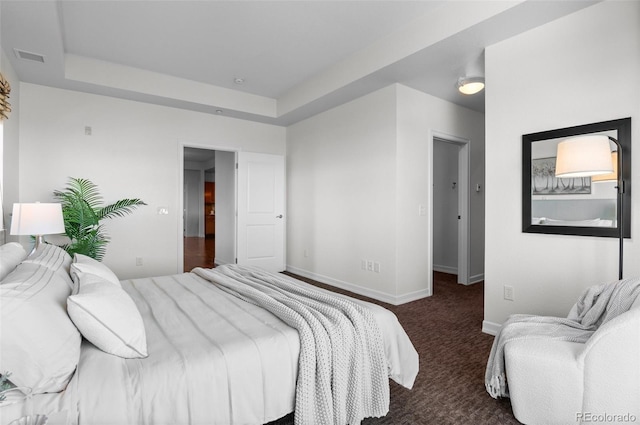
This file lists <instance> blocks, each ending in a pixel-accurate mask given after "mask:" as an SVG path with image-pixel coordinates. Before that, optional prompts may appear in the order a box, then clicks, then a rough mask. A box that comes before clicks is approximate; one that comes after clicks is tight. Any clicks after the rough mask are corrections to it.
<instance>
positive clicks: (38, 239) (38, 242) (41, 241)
mask: <svg viewBox="0 0 640 425" xmlns="http://www.w3.org/2000/svg"><path fill="white" fill-rule="evenodd" d="M33 237H34V238H35V239H36V242H35V244H34V245H33V249H32V250H31V252H30V253H29V255H32V254H33V253H34V252H36V251H37V250H38V248H40V245H42V244H45V243H46V242H45V241H44V235H34V236H33Z"/></svg>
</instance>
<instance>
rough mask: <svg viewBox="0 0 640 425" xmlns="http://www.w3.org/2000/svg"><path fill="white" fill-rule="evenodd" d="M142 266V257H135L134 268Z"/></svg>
mask: <svg viewBox="0 0 640 425" xmlns="http://www.w3.org/2000/svg"><path fill="white" fill-rule="evenodd" d="M141 265H142V257H136V266H141Z"/></svg>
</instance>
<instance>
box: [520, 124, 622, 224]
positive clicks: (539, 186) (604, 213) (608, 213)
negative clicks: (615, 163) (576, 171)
mask: <svg viewBox="0 0 640 425" xmlns="http://www.w3.org/2000/svg"><path fill="white" fill-rule="evenodd" d="M603 134H604V135H606V136H611V137H615V136H616V135H617V134H613V132H606V133H603ZM562 140H565V138H560V139H550V140H541V141H537V142H535V143H533V144H532V145H531V224H536V225H541V226H588V227H612V228H615V227H616V226H617V223H616V217H617V213H616V204H617V180H616V178H615V177H614V179H613V180H603V179H600V178H598V177H599V176H598V177H572V178H558V177H556V175H555V174H556V150H557V146H558V143H559V142H561V141H562ZM615 149H617V147H616V145H615V143H613V142H611V150H612V152H613V151H615ZM612 160H613V158H612Z"/></svg>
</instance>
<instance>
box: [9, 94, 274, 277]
mask: <svg viewBox="0 0 640 425" xmlns="http://www.w3.org/2000/svg"><path fill="white" fill-rule="evenodd" d="M20 102H21V108H20V109H21V116H20V172H19V177H20V180H19V181H20V184H19V190H20V196H19V198H20V201H21V202H33V201H49V200H51V199H52V191H53V190H55V189H58V188H62V187H64V186H65V184H66V182H67V179H68V177H69V176H73V177H83V178H88V179H90V180H91V181H93V182H94V183H95V184H96V185H98V188H99V189H100V191H101V193H102V195H103V197H104V199H105V201H106V202H112V201H115V200H117V199H122V198H125V197H139V198H141V199H142V200H144V201H145V202H146V203H147V204H148V205H147V206H144V207H142V208H139V209H138V210H136V211H135V212H134V213H133V214H131V215H128V216H126V217H123V218H116V219H113V220H110V221H107V222H105V224H106V229H107V232H108V233H109V235H110V236H111V242H110V244H109V246H108V247H107V254H106V256H105V258H104V262H105V264H107V265H108V266H109V267H111V268H112V269H113V270H114V271H115V272H116V274H117V275H118V277H120V278H121V279H126V278H132V277H139V276H153V275H164V274H172V273H176V272H177V271H178V270H179V267H180V264H181V262H182V258H181V256H180V255H178V236H179V235H180V236H181V235H182V233H181V229H182V211H179V208H180V204H181V200H180V199H179V196H181V195H180V192H181V190H179V189H180V188H179V187H178V185H179V181H180V180H181V176H180V169H181V167H182V164H181V163H180V161H179V157H180V154H179V153H180V151H181V149H182V146H184V145H194V146H199V147H204V148H208V147H211V148H212V149H220V148H222V149H224V148H225V147H226V148H229V149H230V150H237V149H240V150H246V151H251V152H262V153H273V154H280V155H283V154H284V153H285V149H286V139H285V136H286V129H285V128H283V127H278V126H273V125H267V124H261V123H255V122H249V121H243V120H238V119H233V118H227V117H224V116H217V115H211V114H204V113H198V112H192V111H186V110H180V109H174V108H169V107H164V106H158V105H150V104H146V103H140V102H133V101H127V100H122V99H115V98H111V97H106V96H99V95H92V94H86V93H79V92H74V91H69V90H61V89H55V88H50V87H45V86H39V85H34V84H28V83H22V84H21V93H20ZM85 127H91V135H86V134H85ZM6 161H7V159H6V158H5V165H6ZM160 207H162V208H167V209H168V211H169V214H168V215H160V214H158V208H160ZM136 257H140V258H142V259H143V265H142V266H136Z"/></svg>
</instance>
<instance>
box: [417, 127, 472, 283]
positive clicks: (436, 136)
mask: <svg viewBox="0 0 640 425" xmlns="http://www.w3.org/2000/svg"><path fill="white" fill-rule="evenodd" d="M436 140H438V141H442V142H445V143H451V144H454V145H456V146H458V147H459V148H460V149H459V151H458V214H459V215H460V219H459V220H458V283H461V284H463V285H469V284H470V267H469V260H470V255H471V252H470V246H471V243H470V230H469V229H470V216H469V196H470V191H469V176H470V169H469V167H470V160H469V156H470V152H469V142H470V140H469V139H465V138H463V137H458V136H453V135H450V134H446V133H443V132H439V131H435V130H432V131H431V134H430V136H429V144H428V155H429V176H430V180H431V184H430V190H429V206H428V208H429V235H430V237H429V245H430V246H429V252H430V254H431V255H430V259H429V266H430V267H429V268H430V270H431V272H430V274H429V279H430V285H429V286H430V287H431V288H430V289H431V293H433V160H434V158H433V145H434V143H435V142H436Z"/></svg>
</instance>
